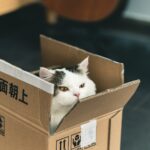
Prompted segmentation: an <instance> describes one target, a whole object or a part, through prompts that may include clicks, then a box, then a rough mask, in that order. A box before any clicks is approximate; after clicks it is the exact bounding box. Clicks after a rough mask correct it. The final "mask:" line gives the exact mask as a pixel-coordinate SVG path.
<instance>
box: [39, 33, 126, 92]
mask: <svg viewBox="0 0 150 150" xmlns="http://www.w3.org/2000/svg"><path fill="white" fill-rule="evenodd" d="M41 50H42V63H43V65H44V66H46V67H49V66H57V65H58V66H60V65H62V66H68V65H70V64H71V65H73V64H77V63H79V62H81V61H82V60H83V59H84V58H86V57H87V56H89V61H90V62H89V72H90V74H89V76H90V77H91V79H92V80H94V82H95V83H96V85H97V91H98V92H100V91H103V90H105V89H108V88H112V87H116V86H119V85H121V84H123V83H124V66H123V64H122V63H118V62H115V61H112V60H110V59H107V58H105V57H102V56H99V55H96V54H92V53H90V52H87V51H85V50H83V49H80V48H78V47H74V46H71V45H69V44H65V43H63V42H59V41H57V40H54V39H51V38H48V37H46V36H43V35H41Z"/></svg>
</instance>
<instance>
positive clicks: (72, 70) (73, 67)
mask: <svg viewBox="0 0 150 150" xmlns="http://www.w3.org/2000/svg"><path fill="white" fill-rule="evenodd" d="M66 69H67V70H69V71H71V72H74V73H81V70H80V69H79V66H78V65H74V66H69V67H66Z"/></svg>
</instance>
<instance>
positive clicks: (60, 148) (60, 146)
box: [56, 137, 69, 150]
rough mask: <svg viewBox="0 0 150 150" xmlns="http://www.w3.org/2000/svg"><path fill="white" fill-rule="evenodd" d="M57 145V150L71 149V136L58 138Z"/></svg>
mask: <svg viewBox="0 0 150 150" xmlns="http://www.w3.org/2000/svg"><path fill="white" fill-rule="evenodd" d="M56 146H57V147H56V148H57V149H56V150H69V137H65V138H63V139H60V140H58V141H57V142H56Z"/></svg>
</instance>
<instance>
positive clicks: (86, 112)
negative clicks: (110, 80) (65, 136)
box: [57, 80, 140, 132]
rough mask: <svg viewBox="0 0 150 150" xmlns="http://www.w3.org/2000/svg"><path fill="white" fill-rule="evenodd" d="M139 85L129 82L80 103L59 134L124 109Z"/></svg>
mask: <svg viewBox="0 0 150 150" xmlns="http://www.w3.org/2000/svg"><path fill="white" fill-rule="evenodd" d="M139 83H140V81H139V80H135V81H132V82H128V83H126V84H123V85H121V86H118V87H116V88H113V89H109V90H106V91H104V92H101V93H99V94H97V95H95V96H92V97H89V98H87V100H86V101H83V102H81V103H78V104H77V105H76V107H74V109H73V110H71V111H70V113H69V114H68V115H67V116H66V117H65V118H64V120H63V121H62V123H61V124H60V126H59V128H58V129H57V132H58V131H62V130H64V129H66V128H69V127H72V126H74V125H77V124H80V123H83V122H85V121H88V120H91V119H93V118H96V117H98V116H102V115H104V114H106V113H109V112H112V111H115V110H118V109H121V108H123V107H124V106H125V104H126V103H127V102H128V101H129V99H130V98H131V97H132V95H133V94H134V93H135V91H136V89H137V87H138V85H139Z"/></svg>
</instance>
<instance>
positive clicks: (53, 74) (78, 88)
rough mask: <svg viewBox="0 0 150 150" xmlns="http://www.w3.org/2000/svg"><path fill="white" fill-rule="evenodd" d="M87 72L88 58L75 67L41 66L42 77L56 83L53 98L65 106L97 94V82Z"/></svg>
mask: <svg viewBox="0 0 150 150" xmlns="http://www.w3.org/2000/svg"><path fill="white" fill-rule="evenodd" d="M87 74H88V58H86V59H84V60H83V61H82V62H81V63H79V64H77V65H76V66H73V67H67V68H61V69H54V70H52V69H49V70H48V69H47V68H43V67H42V68H40V77H41V78H44V79H45V80H48V81H49V82H51V83H53V84H54V85H55V92H54V98H53V100H54V101H55V102H57V103H59V104H60V105H64V106H69V105H73V104H75V103H76V102H77V101H78V100H82V99H83V98H85V97H88V96H91V95H94V94H95V91H96V87H95V84H94V82H93V81H92V80H90V79H89V77H88V75H87Z"/></svg>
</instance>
